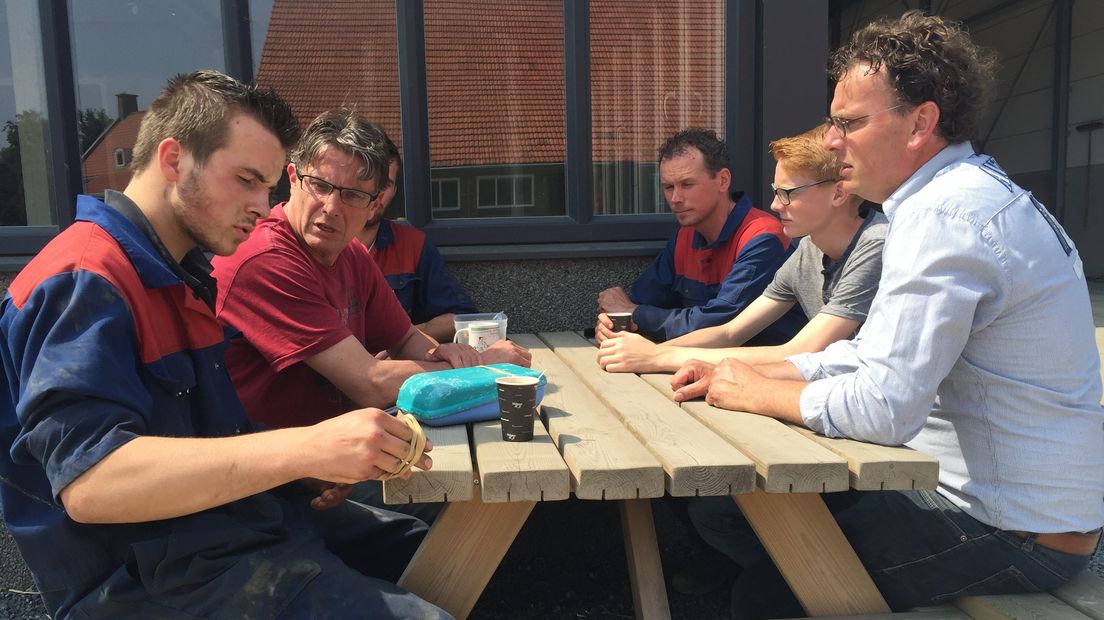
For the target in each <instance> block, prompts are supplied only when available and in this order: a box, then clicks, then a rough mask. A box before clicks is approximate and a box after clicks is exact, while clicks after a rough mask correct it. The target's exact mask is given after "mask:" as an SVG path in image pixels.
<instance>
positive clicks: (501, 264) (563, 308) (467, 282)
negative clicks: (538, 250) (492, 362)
mask: <svg viewBox="0 0 1104 620" xmlns="http://www.w3.org/2000/svg"><path fill="white" fill-rule="evenodd" d="M650 261H651V259H650V258H645V257H637V258H602V259H554V260H526V261H479V262H453V263H449V271H451V272H452V274H453V275H454V276H456V279H457V280H459V281H460V283H461V284H463V285H464V288H465V289H467V291H468V293H470V294H471V296H472V299H473V300H474V301H475V303H476V305H478V306H479V309H480V310H484V311H487V312H492V311H493V312H497V311H503V312H505V313H506V316H507V317H509V325H508V327H507V328H506V330H507V332H508V333H518V332H536V331H565V330H568V331H578V330H582V329H585V328H587V327H593V326H594V320H595V317H596V316H597V314H598V293H599V292H600V291H602V290H603V289H606V288H609V287H611V286H624V287H626V288H628V286H629V285H630V284H632V281H633V280H634V279H636V276H637V275H639V274H640V272H641V271H642V270H643V269H644V267H646V266H647V264H648V263H649V262H650Z"/></svg>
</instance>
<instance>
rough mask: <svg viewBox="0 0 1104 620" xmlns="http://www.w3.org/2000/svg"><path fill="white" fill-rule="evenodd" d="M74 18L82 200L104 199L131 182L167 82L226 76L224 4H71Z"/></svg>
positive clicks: (134, 0)
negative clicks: (149, 117)
mask: <svg viewBox="0 0 1104 620" xmlns="http://www.w3.org/2000/svg"><path fill="white" fill-rule="evenodd" d="M69 11H70V20H71V21H72V25H73V40H72V45H73V69H74V71H75V72H76V89H77V92H76V95H77V108H78V110H79V118H80V141H81V144H82V148H81V151H82V154H81V165H82V167H83V171H84V193H86V194H91V195H93V196H102V195H103V193H104V191H105V190H108V189H113V190H122V189H124V188H126V185H127V183H128V182H130V176H131V173H130V169H129V168H128V167H127V164H128V163H130V154H131V150H132V148H133V146H134V141H135V140H136V139H137V138H138V126H139V125H140V124H141V122H142V117H143V116H145V113H146V112H145V107H146V106H148V105H149V103H150V101H152V100H153V98H154V97H156V96H157V94H158V93H160V92H161V89H162V88H164V87H165V83H166V82H167V81H168V79H169V78H170V77H172V76H173V75H175V74H177V73H184V72H188V71H195V70H197V69H206V68H215V69H219V70H221V71H225V70H226V66H225V64H226V63H225V58H224V54H223V39H222V19H221V17H220V15H221V12H220V7H219V0H103V1H101V2H70V3H69ZM135 50H140V53H135Z"/></svg>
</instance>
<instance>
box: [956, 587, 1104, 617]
mask: <svg viewBox="0 0 1104 620" xmlns="http://www.w3.org/2000/svg"><path fill="white" fill-rule="evenodd" d="M952 603H953V604H954V606H955V607H958V608H959V609H961V610H962V611H964V612H966V613H968V614H970V617H971V618H974V619H975V620H1018V619H1019V618H1046V619H1047V620H1090V618H1089V616H1086V615H1085V614H1083V613H1081V612H1079V611H1077V610H1076V609H1074V608H1073V607H1070V606H1069V605H1067V604H1065V603H1064V602H1062V601H1060V600H1058V599H1057V598H1054V597H1053V596H1051V595H1050V594H1048V593H1046V592H1039V593H1036V594H1011V595H1005V596H999V595H996V596H967V597H965V598H960V599H956V600H954V601H952Z"/></svg>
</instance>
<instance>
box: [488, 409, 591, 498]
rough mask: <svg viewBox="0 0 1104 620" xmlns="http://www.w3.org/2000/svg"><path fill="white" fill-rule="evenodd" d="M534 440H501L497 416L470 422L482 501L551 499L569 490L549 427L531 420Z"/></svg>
mask: <svg viewBox="0 0 1104 620" xmlns="http://www.w3.org/2000/svg"><path fill="white" fill-rule="evenodd" d="M533 426H534V428H533V440H532V441H523V442H514V441H503V440H502V427H501V425H500V424H499V421H498V420H492V421H489V422H475V423H474V424H472V445H473V446H474V450H475V462H476V466H477V469H478V476H479V487H480V494H481V495H482V497H483V501H484V502H488V503H490V502H521V501H550V500H556V499H567V497H568V496H569V495H570V494H571V474H570V472H568V470H567V465H566V464H565V463H564V460H563V457H561V456H560V453H559V451H558V450H557V449H556V446H555V444H553V443H552V438H551V437H549V435H548V431H547V430H545V428H544V425H543V424H541V423H540V422H535V423H534V424H533Z"/></svg>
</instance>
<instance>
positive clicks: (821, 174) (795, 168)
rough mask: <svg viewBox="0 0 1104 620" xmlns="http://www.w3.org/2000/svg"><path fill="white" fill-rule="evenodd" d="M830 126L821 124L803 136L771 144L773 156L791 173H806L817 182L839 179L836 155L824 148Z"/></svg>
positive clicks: (779, 140) (781, 139)
mask: <svg viewBox="0 0 1104 620" xmlns="http://www.w3.org/2000/svg"><path fill="white" fill-rule="evenodd" d="M827 131H828V125H826V124H821V125H818V126H816V127H814V128H813V129H810V130H809V131H806V132H805V133H803V134H799V135H796V136H791V137H789V138H779V139H778V140H775V141H774V142H771V143H770V150H771V155H773V156H774V161H776V162H778V163H779V164H781V165H782V166H784V167H785V168H786V170H788V171H790V172H804V173H806V174H808V175H809V176H811V177H813V178H814V179H815V180H817V181H819V180H821V179H838V178H839V162H838V161H837V160H836V154H835V153H833V152H831V151H829V150H828V149H826V148H824V134H825V132H827Z"/></svg>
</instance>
